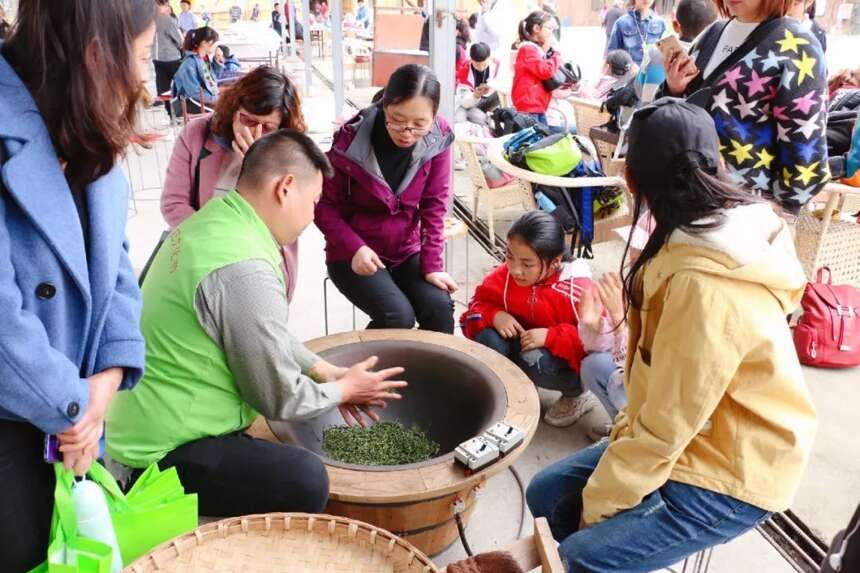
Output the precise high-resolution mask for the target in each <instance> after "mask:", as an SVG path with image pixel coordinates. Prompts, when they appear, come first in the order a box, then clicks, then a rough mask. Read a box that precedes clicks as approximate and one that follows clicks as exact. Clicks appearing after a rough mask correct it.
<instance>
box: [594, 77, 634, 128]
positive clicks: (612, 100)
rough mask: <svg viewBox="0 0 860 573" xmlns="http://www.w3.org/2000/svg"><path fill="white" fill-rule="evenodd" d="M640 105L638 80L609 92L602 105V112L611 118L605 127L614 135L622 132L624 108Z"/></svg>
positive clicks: (631, 80) (631, 79)
mask: <svg viewBox="0 0 860 573" xmlns="http://www.w3.org/2000/svg"><path fill="white" fill-rule="evenodd" d="M638 105H639V96H638V95H637V94H636V78H635V77H633V78H630V81H629V82H627V83H626V84H624V85H622V86H617V87H614V88H612V89H611V90H609V93H608V94H607V95H606V99H605V100H603V103H602V104H600V111H601V112H604V111H605V112H607V113H609V115H610V116H611V117H610V119H609V121H608V122H606V124H604V125H603V127H605V128H606V129H608V130H609V131H611V132H613V133H620V132H621V127H622V126H621V112H622V111H623V110H624V108H635V107H637V106H638Z"/></svg>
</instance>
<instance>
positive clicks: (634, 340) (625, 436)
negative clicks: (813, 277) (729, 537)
mask: <svg viewBox="0 0 860 573" xmlns="http://www.w3.org/2000/svg"><path fill="white" fill-rule="evenodd" d="M725 213H726V216H727V218H726V222H725V224H724V225H723V226H722V227H720V228H719V229H717V230H714V231H709V232H707V233H704V234H700V235H695V236H694V235H690V234H687V233H685V232H683V231H676V232H675V233H674V234H673V235H672V236H671V237H670V240H669V242H668V243H667V244H666V245H665V246H664V247H663V249H662V250H661V251H660V252H659V253H658V254H657V256H655V257H654V258H653V259H652V260H651V261H650V262H649V263H648V264H647V265H646V267H645V268H644V270H643V271H641V272H640V275H639V276H640V277H641V278H642V280H641V281H640V284H641V285H642V288H643V305H642V308H643V310H641V311H639V310H636V309H631V311H630V315H629V317H628V320H629V329H630V339H629V351H628V355H627V364H626V375H625V383H624V385H625V388H626V390H627V396H628V400H629V402H628V406H627V408H626V409H625V410H623V411H622V412H621V413H619V415H618V418H617V419H616V423H615V427H614V428H613V431H612V434H611V436H610V444H609V446H608V448H607V450H606V453H605V454H604V456H603V457H602V459H601V460H600V463H599V464H598V466H597V468H596V470H595V472H594V474H593V475H592V476H591V479H590V480H589V481H588V485H587V486H586V488H585V490H584V491H583V504H584V510H583V519H584V520H585V522H586V523H588V524H594V523H598V522H601V521H603V520H606V519H608V518H610V517H612V516H613V515H615V514H617V513H619V512H621V511H624V510H626V509H630V508H632V507H635V506H637V505H638V504H639V503H640V502H641V501H642V499H643V498H644V497H645V496H647V495H648V494H650V493H652V492H654V491H656V490H657V489H659V488H660V487H661V486H663V484H665V483H666V481H667V480H670V479H671V480H674V481H678V482H682V483H686V484H690V485H694V486H698V487H702V488H705V489H708V490H711V491H715V492H718V493H723V494H726V495H729V496H732V497H734V498H736V499H739V500H741V501H744V502H747V503H749V504H752V505H754V506H757V507H759V508H762V509H764V510H768V511H781V510H784V509H786V508H787V507H789V506H790V504H791V502H792V499H793V497H794V494H795V492H796V490H797V487H798V484H799V482H800V479H801V474H802V473H803V469H804V467H805V466H806V462H807V460H808V458H809V453H810V450H811V447H812V442H813V439H814V434H815V427H816V415H815V410H814V408H813V405H812V401H811V399H810V396H809V393H808V390H807V388H806V385H805V383H804V380H803V375H802V372H801V368H800V364H799V362H798V360H797V354H796V353H795V349H794V345H793V343H792V339H791V333H790V331H789V328H788V324H787V322H786V315H788V314H790V313H791V312H793V311H794V310H795V309H796V308H797V306H798V304H799V302H800V298H801V295H802V293H803V287H804V284H805V282H806V279H805V277H804V274H803V270H802V269H801V267H800V264H799V262H798V261H797V256H796V254H795V251H794V245H793V242H792V237H791V233H790V231H789V229H788V227H787V226H786V224H785V223H784V221H783V220H782V219H780V218H779V217H778V216H777V215H776V214H775V213H774V212H773V209H772V208H771V207H770V206H769V205H766V204H755V205H749V206H742V207H736V208H734V209H730V210H727V211H726V212H725Z"/></svg>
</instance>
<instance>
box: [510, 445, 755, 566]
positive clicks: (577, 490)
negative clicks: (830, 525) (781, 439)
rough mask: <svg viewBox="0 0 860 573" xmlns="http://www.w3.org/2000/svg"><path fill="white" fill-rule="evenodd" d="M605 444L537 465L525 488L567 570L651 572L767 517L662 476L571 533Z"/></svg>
mask: <svg viewBox="0 0 860 573" xmlns="http://www.w3.org/2000/svg"><path fill="white" fill-rule="evenodd" d="M607 445H608V442H607V441H606V440H603V441H600V442H598V443H596V444H594V445H593V446H591V447H588V448H585V449H584V450H580V451H578V452H576V453H575V454H573V455H571V456H568V457H567V458H565V459H563V460H561V461H560V462H557V463H555V464H553V465H551V466H549V467H548V468H545V469H544V470H543V471H541V472H540V473H539V474H537V475H536V476H535V477H534V479H532V481H531V483H530V484H529V487H528V490H527V491H526V500H527V501H528V504H529V509H531V512H532V514H533V515H534V516H535V517H545V518H547V520H548V521H549V524H550V529H551V530H552V534H553V536H554V537H555V538H556V540H557V541H559V542H560V543H561V545H560V546H559V548H558V552H559V555H560V556H561V559H562V561H564V562H565V565H566V566H567V568H568V570H569V571H571V572H572V573H580V572H583V573H584V572H588V573H638V572H641V573H647V572H649V571H657V570H660V569H663V568H665V567H669V566H670V565H673V564H675V563H677V562H679V561H681V560H683V559H684V558H685V557H688V556H690V555H692V554H694V553H696V552H698V551H701V550H702V549H706V548H708V547H711V546H713V545H717V544H720V543H726V542H728V541H730V540H731V539H734V538H735V537H737V536H738V535H741V534H742V533H744V532H746V531H748V530H750V529H752V528H753V527H755V526H756V525H758V524H759V523H761V522H763V521H764V520H766V519H767V518H768V517H769V516H770V513H769V512H767V511H765V510H763V509H760V508H758V507H755V506H752V505H749V504H747V503H744V502H742V501H739V500H737V499H734V498H732V497H729V496H727V495H723V494H719V493H716V492H713V491H709V490H706V489H702V488H699V487H695V486H691V485H686V484H682V483H679V482H676V481H672V480H669V481H667V482H666V483H665V484H664V485H663V487H661V488H660V489H658V490H657V491H655V492H654V493H651V494H649V495H648V496H646V497H645V499H643V500H642V502H641V503H640V504H639V505H637V506H636V507H634V508H632V509H629V510H627V511H623V512H621V513H619V514H617V515H615V516H614V517H612V518H610V519H608V520H606V521H604V522H601V523H598V524H596V525H592V526H591V527H589V528H587V529H585V530H583V531H578V529H579V520H580V517H581V514H582V490H583V489H584V488H585V485H586V483H588V478H589V477H590V476H591V474H592V473H593V472H594V468H595V467H597V462H599V461H600V457H601V456H602V455H603V452H605V451H606V447H607Z"/></svg>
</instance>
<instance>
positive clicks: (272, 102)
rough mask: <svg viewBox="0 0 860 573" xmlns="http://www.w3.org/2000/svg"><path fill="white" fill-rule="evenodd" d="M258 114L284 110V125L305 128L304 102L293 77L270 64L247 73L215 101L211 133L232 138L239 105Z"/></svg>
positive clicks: (297, 128) (282, 114) (296, 128)
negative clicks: (291, 78)
mask: <svg viewBox="0 0 860 573" xmlns="http://www.w3.org/2000/svg"><path fill="white" fill-rule="evenodd" d="M240 107H242V108H245V109H246V110H247V111H248V112H249V113H253V114H255V115H269V114H270V113H272V112H273V111H275V110H280V112H281V127H282V128H290V129H295V130H296V131H299V132H301V133H304V132H305V131H306V127H305V118H304V116H303V115H302V102H301V99H300V98H299V93H298V91H297V90H296V86H295V85H293V82H291V81H290V78H288V77H287V76H285V75H284V74H282V73H281V72H279V71H278V70H276V69H274V68H271V67H269V66H260V67H258V68H256V69H255V70H253V71H251V72H248V73H247V74H246V75H244V76H243V77H242V78H241V79H240V80H239V81H238V82H236V83H235V84H234V85H233V87H231V88H230V89H229V90H227V91H225V92H224V93H223V94H222V95H221V97H219V98H218V101H217V102H216V103H215V116H214V117H213V119H212V132H213V133H215V134H217V135H220V136H222V137H225V138H227V140H228V141H233V139H234V136H233V116H234V115H235V114H236V112H237V111H238V110H239V108H240Z"/></svg>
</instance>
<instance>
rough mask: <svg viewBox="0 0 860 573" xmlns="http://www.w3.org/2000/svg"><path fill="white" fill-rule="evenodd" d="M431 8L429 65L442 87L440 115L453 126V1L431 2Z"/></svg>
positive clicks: (439, 0)
mask: <svg viewBox="0 0 860 573" xmlns="http://www.w3.org/2000/svg"><path fill="white" fill-rule="evenodd" d="M428 5H429V7H430V12H429V14H430V65H431V67H432V68H433V71H434V72H436V76H437V77H438V78H439V83H440V84H441V85H442V98H441V102H440V105H439V113H441V114H442V117H444V118H445V119H447V120H448V122H449V123H450V124H451V125H453V124H454V89H455V87H456V86H455V85H454V66H455V58H456V54H457V40H456V20H455V19H456V15H455V12H454V10H455V9H456V0H432V1H431V2H428Z"/></svg>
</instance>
